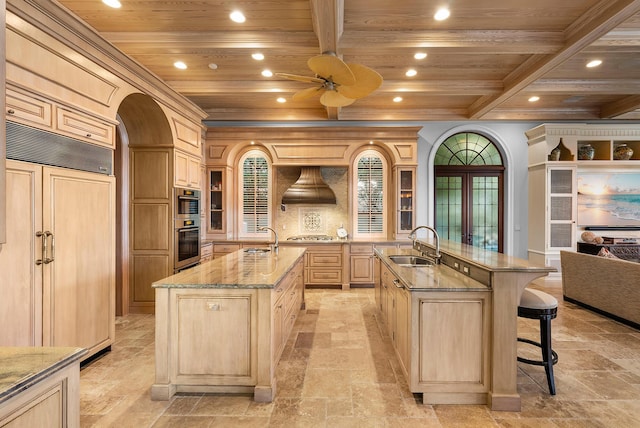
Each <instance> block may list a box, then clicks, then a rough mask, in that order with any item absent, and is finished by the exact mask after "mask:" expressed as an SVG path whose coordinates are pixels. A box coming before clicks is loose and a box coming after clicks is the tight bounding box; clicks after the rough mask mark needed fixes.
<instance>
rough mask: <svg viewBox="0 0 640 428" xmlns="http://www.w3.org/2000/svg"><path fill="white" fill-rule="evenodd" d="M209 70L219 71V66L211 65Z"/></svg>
mask: <svg viewBox="0 0 640 428" xmlns="http://www.w3.org/2000/svg"><path fill="white" fill-rule="evenodd" d="M209 68H210V69H212V70H217V69H218V64H214V63H213V62H212V63H211V64H209Z"/></svg>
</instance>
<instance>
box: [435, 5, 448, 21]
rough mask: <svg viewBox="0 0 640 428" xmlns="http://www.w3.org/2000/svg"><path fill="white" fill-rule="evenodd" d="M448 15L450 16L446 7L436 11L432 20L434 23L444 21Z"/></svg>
mask: <svg viewBox="0 0 640 428" xmlns="http://www.w3.org/2000/svg"><path fill="white" fill-rule="evenodd" d="M449 15H451V12H449V9H447V8H446V7H441V8H440V9H438V10H437V11H436V14H435V15H433V19H435V20H436V21H444V20H445V19H447V18H448V17H449Z"/></svg>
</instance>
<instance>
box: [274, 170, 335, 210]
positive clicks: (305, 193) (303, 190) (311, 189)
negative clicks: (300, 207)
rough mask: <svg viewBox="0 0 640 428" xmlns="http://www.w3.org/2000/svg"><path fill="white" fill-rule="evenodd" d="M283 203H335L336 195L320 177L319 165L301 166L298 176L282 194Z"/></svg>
mask: <svg viewBox="0 0 640 428" xmlns="http://www.w3.org/2000/svg"><path fill="white" fill-rule="evenodd" d="M282 203H283V204H335V203H336V195H335V193H333V190H331V187H329V185H328V184H327V183H325V182H324V180H323V179H322V173H321V172H320V167H319V166H303V167H302V169H301V170H300V177H298V180H297V181H296V182H295V183H293V184H292V185H291V187H289V188H288V189H287V190H286V192H284V194H283V195H282Z"/></svg>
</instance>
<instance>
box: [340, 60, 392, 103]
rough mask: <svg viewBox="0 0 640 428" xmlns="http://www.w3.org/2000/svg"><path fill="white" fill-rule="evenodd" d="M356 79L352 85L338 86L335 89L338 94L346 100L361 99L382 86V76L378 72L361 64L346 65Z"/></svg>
mask: <svg viewBox="0 0 640 428" xmlns="http://www.w3.org/2000/svg"><path fill="white" fill-rule="evenodd" d="M348 66H349V68H350V69H351V71H352V72H353V75H354V76H355V77H356V82H355V84H353V85H340V86H338V87H337V88H336V90H337V91H338V92H340V93H341V94H342V95H344V96H345V97H347V98H355V99H357V98H362V97H366V96H367V95H369V94H370V93H371V92H373V91H375V90H376V89H378V88H379V87H380V85H382V76H381V75H380V74H378V72H376V71H374V70H372V69H370V68H369V67H365V66H364V65H361V64H348Z"/></svg>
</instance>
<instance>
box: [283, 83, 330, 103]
mask: <svg viewBox="0 0 640 428" xmlns="http://www.w3.org/2000/svg"><path fill="white" fill-rule="evenodd" d="M323 91H324V88H323V87H322V86H320V87H318V88H315V87H314V88H307V89H303V90H301V91H298V92H296V93H295V94H293V96H292V97H291V99H292V100H294V101H300V100H306V99H307V98H311V97H313V96H314V95H320V94H321V93H322V92H323Z"/></svg>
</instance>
